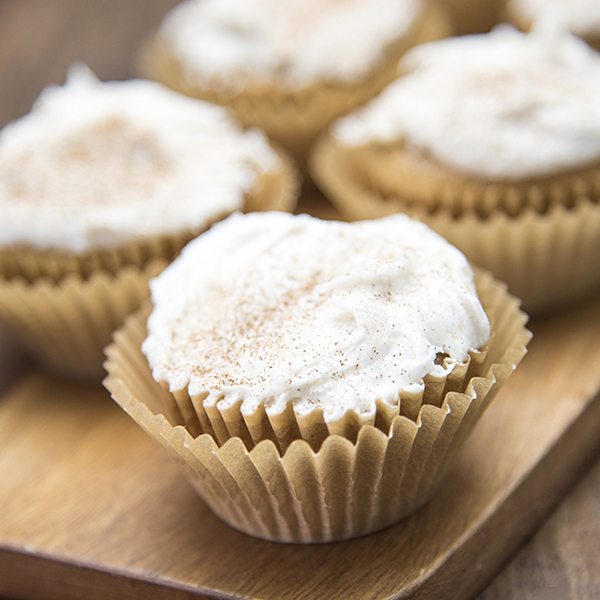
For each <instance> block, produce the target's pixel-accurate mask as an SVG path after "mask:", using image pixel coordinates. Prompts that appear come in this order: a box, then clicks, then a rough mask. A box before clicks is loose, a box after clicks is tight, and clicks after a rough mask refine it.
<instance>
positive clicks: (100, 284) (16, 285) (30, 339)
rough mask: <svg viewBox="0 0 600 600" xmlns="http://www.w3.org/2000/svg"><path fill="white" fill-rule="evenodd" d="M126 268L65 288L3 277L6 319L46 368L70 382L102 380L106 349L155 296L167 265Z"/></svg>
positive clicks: (72, 280)
mask: <svg viewBox="0 0 600 600" xmlns="http://www.w3.org/2000/svg"><path fill="white" fill-rule="evenodd" d="M166 264H167V263H166V261H164V260H161V259H157V260H155V261H152V262H151V263H149V264H148V265H147V266H146V267H145V268H143V269H140V268H138V267H124V268H122V269H121V270H120V271H119V273H118V274H117V275H111V274H109V273H105V272H98V273H96V274H94V275H92V276H91V277H90V278H89V279H87V280H84V279H82V278H81V276H79V275H77V274H71V275H68V276H67V277H65V278H64V279H63V280H62V281H61V282H60V283H58V284H57V283H54V282H52V281H50V280H48V279H40V280H38V281H36V282H35V283H33V284H32V283H29V282H27V281H25V280H23V279H21V278H13V279H10V280H7V279H3V278H0V318H2V319H3V320H4V321H6V323H7V324H8V325H9V327H10V328H11V329H12V330H13V331H14V332H15V333H16V334H17V335H18V336H19V338H20V339H21V340H22V341H23V343H24V345H25V347H26V348H27V350H28V351H29V352H30V354H31V355H32V356H33V357H34V358H36V359H37V360H38V361H39V362H40V363H41V364H43V365H45V366H46V367H48V368H50V369H51V370H53V371H56V372H58V373H60V374H62V375H65V376H67V377H69V378H73V379H79V380H84V381H99V380H100V379H101V378H102V375H103V373H104V370H103V367H102V361H103V349H104V347H105V346H106V344H107V343H108V342H109V341H110V338H111V335H112V332H113V331H114V330H115V329H116V328H117V327H119V326H120V325H121V324H122V323H123V321H124V320H125V317H126V316H127V315H128V314H130V313H131V312H132V311H134V310H136V309H137V308H138V307H139V306H141V305H142V304H143V303H144V302H146V301H147V299H148V297H149V292H148V279H149V278H150V277H152V276H154V275H157V274H158V273H159V272H160V271H161V270H162V268H163V267H164V266H165V265H166Z"/></svg>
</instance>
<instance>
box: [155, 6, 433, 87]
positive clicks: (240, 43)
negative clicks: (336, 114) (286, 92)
mask: <svg viewBox="0 0 600 600" xmlns="http://www.w3.org/2000/svg"><path fill="white" fill-rule="evenodd" d="M422 4H423V0H377V1H376V2H372V1H371V0H285V2H282V1H281V0H188V1H187V2H184V3H183V4H181V5H179V6H178V7H176V8H175V9H174V10H173V11H172V12H171V13H170V14H169V15H168V17H167V19H166V20H165V22H164V24H163V26H162V28H161V30H160V32H159V39H161V40H163V41H164V42H165V43H166V44H167V45H168V46H169V47H170V48H171V51H172V52H173V53H174V54H175V55H176V56H177V57H178V58H179V60H180V62H181V63H182V65H183V66H184V68H185V73H186V75H187V77H188V78H189V79H190V81H194V80H200V81H201V82H205V81H206V80H207V79H209V80H213V81H226V82H227V85H228V86H232V85H236V84H238V85H242V84H243V83H244V82H245V80H246V78H249V79H250V80H251V81H256V79H257V78H267V79H269V78H276V79H277V80H278V81H282V80H283V81H286V82H287V84H288V85H290V86H294V85H298V86H300V85H303V84H304V83H307V82H312V81H314V80H321V79H324V80H335V81H348V80H350V81H354V80H356V79H359V78H361V77H363V76H365V75H366V74H368V73H369V71H371V70H372V69H373V67H374V66H376V65H377V63H378V62H379V61H381V60H382V58H383V54H384V51H385V49H386V47H387V46H388V45H389V44H391V43H392V42H394V41H395V40H397V39H399V38H401V37H402V36H404V35H406V33H407V32H408V31H409V30H410V29H411V27H412V26H413V25H414V23H415V20H416V19H417V17H418V15H419V13H420V11H421V9H422ZM233 75H235V77H232V76H233Z"/></svg>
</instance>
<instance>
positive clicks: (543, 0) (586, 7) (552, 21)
mask: <svg viewBox="0 0 600 600" xmlns="http://www.w3.org/2000/svg"><path fill="white" fill-rule="evenodd" d="M506 15H507V17H508V18H509V19H510V21H511V22H513V23H514V24H515V25H517V26H518V27H519V28H520V29H522V30H524V31H529V30H530V29H532V28H533V27H548V28H554V29H564V30H567V31H570V32H571V33H573V34H575V35H577V36H579V37H580V38H582V39H584V40H585V41H586V42H587V43H588V44H589V45H590V46H592V47H593V48H595V49H596V50H600V5H598V2H597V0H507V4H506Z"/></svg>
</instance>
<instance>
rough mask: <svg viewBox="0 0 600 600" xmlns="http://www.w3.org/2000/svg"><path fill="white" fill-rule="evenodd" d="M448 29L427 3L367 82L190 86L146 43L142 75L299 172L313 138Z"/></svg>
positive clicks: (169, 57)
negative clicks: (280, 152) (251, 132)
mask: <svg viewBox="0 0 600 600" xmlns="http://www.w3.org/2000/svg"><path fill="white" fill-rule="evenodd" d="M451 33H452V25H451V22H450V20H449V18H448V15H447V14H446V11H445V10H444V9H443V8H441V7H440V6H438V5H437V3H435V2H431V3H428V5H427V7H426V9H425V10H424V11H423V14H422V16H421V18H420V19H419V20H418V21H417V23H416V24H415V26H414V27H413V30H412V31H411V32H410V33H409V34H408V35H407V36H405V37H403V38H402V39H400V40H397V41H396V42H395V43H394V44H392V45H391V46H390V47H389V48H388V49H387V51H386V53H385V56H384V59H383V60H382V63H381V65H380V66H379V67H378V68H377V69H375V70H374V71H373V73H371V74H370V75H369V76H368V77H366V78H365V79H362V80H360V81H357V82H352V83H350V84H344V85H343V84H335V83H332V82H315V83H313V84H310V85H306V86H305V87H302V88H300V89H286V88H283V87H282V86H281V85H278V84H277V82H276V81H259V80H257V81H255V82H249V83H248V84H245V85H243V86H240V87H239V88H238V87H235V88H233V87H232V86H231V85H227V82H206V83H203V82H199V81H191V80H190V78H189V77H188V76H187V75H186V73H185V67H184V66H183V65H182V64H181V63H180V62H179V60H178V59H177V57H176V56H174V55H173V53H172V51H171V50H170V49H169V48H168V47H167V45H166V44H164V43H160V42H159V41H153V42H151V43H150V44H149V45H148V46H147V47H146V49H145V51H144V52H143V54H142V56H141V61H140V62H141V70H142V72H143V74H144V75H145V76H147V77H149V78H150V79H155V80H156V81H159V82H161V83H163V84H165V85H167V86H168V87H170V88H172V89H174V90H176V91H178V92H181V93H183V94H186V95H188V96H192V97H195V98H199V99H202V100H208V101H209V102H214V103H216V104H221V105H224V106H227V107H229V108H231V110H232V111H233V113H234V114H235V116H236V117H237V119H238V120H239V121H240V122H241V123H242V124H244V125H245V126H252V127H259V128H260V129H263V130H264V131H265V132H266V133H267V135H268V136H269V137H270V138H271V139H273V140H274V141H275V142H277V143H278V144H280V145H281V146H282V147H283V148H285V149H286V150H287V151H289V152H290V153H291V154H292V156H293V157H294V158H295V159H296V160H297V161H298V162H299V163H300V165H301V166H304V163H305V161H306V158H307V156H308V151H309V148H310V146H311V144H312V142H313V141H314V139H315V138H316V136H317V135H318V134H319V133H320V132H321V131H323V130H324V129H326V127H327V125H328V124H329V123H330V122H331V121H332V120H333V119H334V118H336V117H338V116H340V115H342V114H344V113H346V112H348V111H350V110H352V109H353V108H354V107H356V106H359V105H361V104H363V103H364V102H366V101H367V100H369V99H370V98H372V97H373V96H375V95H376V94H378V93H379V92H380V91H381V90H382V89H383V88H384V87H385V86H386V85H387V84H388V83H390V82H391V81H393V80H394V79H395V78H396V70H397V64H398V60H399V59H400V57H401V56H402V54H404V52H405V51H406V50H408V49H409V48H411V47H413V46H415V45H416V44H419V43H423V42H427V41H433V40H436V39H440V38H444V37H447V36H448V35H450V34H451Z"/></svg>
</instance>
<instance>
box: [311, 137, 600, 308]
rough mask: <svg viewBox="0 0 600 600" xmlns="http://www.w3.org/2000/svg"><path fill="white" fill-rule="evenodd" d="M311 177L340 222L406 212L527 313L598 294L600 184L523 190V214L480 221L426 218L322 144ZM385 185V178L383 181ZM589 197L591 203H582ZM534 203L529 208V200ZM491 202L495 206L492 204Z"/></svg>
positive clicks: (448, 214)
mask: <svg viewBox="0 0 600 600" xmlns="http://www.w3.org/2000/svg"><path fill="white" fill-rule="evenodd" d="M312 166H313V169H314V176H315V178H316V180H317V181H318V183H319V185H320V186H321V187H322V188H323V190H324V191H325V192H326V193H327V194H328V196H329V198H331V200H332V202H333V203H334V204H335V205H336V207H337V208H338V209H339V210H340V211H341V213H342V214H343V215H344V216H346V217H347V218H351V219H360V218H375V217H381V216H386V215H389V214H392V213H396V212H406V213H408V214H410V215H411V216H413V217H416V218H418V219H420V220H421V221H423V222H424V223H426V224H427V225H429V226H430V227H432V228H433V229H434V230H436V231H437V232H438V233H440V234H441V235H443V236H444V237H445V238H446V239H447V240H448V241H449V242H450V243H452V244H453V245H454V246H456V247H457V248H459V249H460V250H461V251H462V252H463V253H464V254H465V255H466V256H467V258H468V259H469V260H470V261H471V262H473V263H474V264H476V265H478V266H480V267H483V268H485V269H488V270H489V271H491V272H492V273H494V275H495V276H496V277H498V278H499V279H501V280H502V281H505V282H506V283H507V284H508V286H509V289H510V290H511V292H512V293H514V294H516V295H517V296H518V297H520V298H521V299H522V301H523V306H524V307H525V309H526V310H527V311H528V312H530V313H533V312H535V313H537V314H539V313H541V312H544V311H547V310H551V309H554V308H556V307H558V306H561V305H564V304H566V303H568V302H572V301H575V300H578V299H581V298H584V297H585V296H587V295H589V294H591V293H593V292H594V291H595V290H598V289H600V270H599V269H598V257H599V256H600V182H597V183H594V184H593V185H592V183H590V182H589V181H586V182H584V181H583V180H578V181H579V182H578V183H576V184H574V185H573V190H572V191H571V192H569V194H568V196H569V197H568V201H566V200H565V198H563V199H560V198H559V195H558V194H556V195H555V199H556V200H557V201H554V202H540V201H539V199H540V198H541V197H542V196H543V194H541V192H540V190H539V189H536V188H531V189H530V193H531V195H530V196H529V199H528V200H516V201H515V205H518V204H520V203H522V202H525V204H526V205H527V206H526V207H525V208H523V209H521V210H518V211H516V212H517V214H516V216H513V214H512V211H511V212H507V211H506V210H504V209H502V208H496V209H494V210H492V211H491V212H490V213H489V214H487V216H485V217H481V216H480V215H479V214H478V213H477V212H475V211H472V210H468V209H464V210H462V211H460V212H458V214H457V213H456V212H455V211H453V210H452V209H443V208H441V209H438V210H432V211H429V210H427V208H425V207H424V206H422V205H414V204H411V203H410V202H403V201H401V200H399V199H398V197H395V198H390V197H389V196H386V195H385V193H384V192H383V191H382V187H381V186H380V185H379V183H380V182H377V184H375V183H374V182H373V180H372V179H371V180H369V179H367V178H365V177H364V174H363V173H362V172H361V171H360V169H358V168H357V166H356V164H354V162H351V161H350V160H349V157H348V155H347V153H345V152H343V151H342V152H338V148H336V146H334V144H333V143H332V142H330V141H329V140H325V141H324V142H323V144H321V145H320V147H319V149H318V151H317V152H316V153H315V155H314V161H313V163H312ZM388 178H389V175H388ZM590 194H591V195H593V197H591V196H590ZM536 200H537V201H536ZM494 202H496V203H497V201H494Z"/></svg>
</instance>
